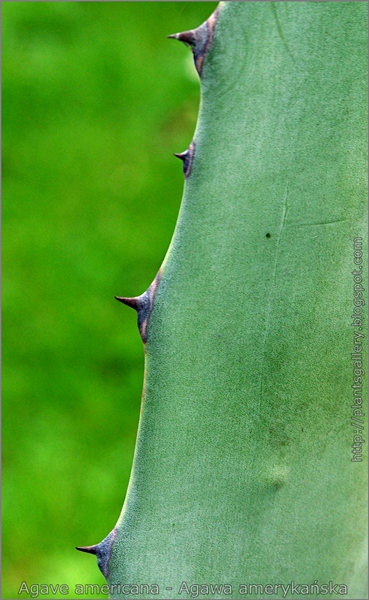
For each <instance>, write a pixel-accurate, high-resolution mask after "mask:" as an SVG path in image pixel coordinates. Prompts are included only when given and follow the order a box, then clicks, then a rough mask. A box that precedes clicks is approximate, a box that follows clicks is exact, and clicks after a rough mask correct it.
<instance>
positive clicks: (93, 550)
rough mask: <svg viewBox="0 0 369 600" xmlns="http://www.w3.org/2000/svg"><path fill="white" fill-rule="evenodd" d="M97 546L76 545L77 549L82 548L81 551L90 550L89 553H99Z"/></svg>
mask: <svg viewBox="0 0 369 600" xmlns="http://www.w3.org/2000/svg"><path fill="white" fill-rule="evenodd" d="M97 546H98V544H96V546H76V550H80V551H81V552H88V553H89V554H97Z"/></svg>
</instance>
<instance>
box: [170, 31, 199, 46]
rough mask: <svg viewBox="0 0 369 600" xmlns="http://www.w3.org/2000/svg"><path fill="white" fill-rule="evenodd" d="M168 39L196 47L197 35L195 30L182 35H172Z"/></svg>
mask: <svg viewBox="0 0 369 600" xmlns="http://www.w3.org/2000/svg"><path fill="white" fill-rule="evenodd" d="M167 37H168V38H172V39H174V40H178V41H179V42H183V43H184V44H186V45H187V46H195V44H196V35H195V32H194V31H193V30H191V31H183V32H182V33H172V34H171V35H168V36H167Z"/></svg>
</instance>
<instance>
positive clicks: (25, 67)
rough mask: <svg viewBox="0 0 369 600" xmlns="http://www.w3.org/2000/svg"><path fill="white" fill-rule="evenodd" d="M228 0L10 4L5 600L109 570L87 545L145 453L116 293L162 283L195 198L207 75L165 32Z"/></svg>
mask: <svg viewBox="0 0 369 600" xmlns="http://www.w3.org/2000/svg"><path fill="white" fill-rule="evenodd" d="M215 7H216V4H215V3H207V2H200V3H196V2H179V3H175V2H173V3H172V2H153V3H149V2H138V3H133V2H55V3H54V2H3V3H2V19H3V590H2V597H3V598H16V597H18V590H19V588H20V585H21V583H22V581H26V582H27V584H28V585H31V584H36V583H39V584H41V583H52V584H54V585H55V584H58V583H59V584H62V583H65V584H68V585H69V586H70V590H71V591H70V594H69V597H76V594H75V593H74V591H73V590H74V586H75V584H76V583H80V584H89V583H90V584H94V583H97V584H99V585H102V584H103V583H105V580H104V578H103V576H102V575H101V574H100V572H99V571H98V569H97V566H96V560H95V558H94V557H92V556H90V555H87V554H81V553H78V552H77V551H76V550H75V549H74V546H75V545H89V544H94V543H97V542H99V541H101V540H102V539H103V538H104V537H105V536H106V535H107V534H108V533H109V531H110V530H111V529H112V528H113V527H114V525H115V523H116V521H117V519H118V516H119V513H120V510H121V507H122V504H123V500H124V497H125V492H126V488H127V484H128V479H129V474H130V468H131V463H132V457H133V451H134V444H135V437H136V431H137V424H138V417H139V406H140V396H141V388H142V380H143V362H144V361H143V347H142V343H141V340H140V337H139V334H138V331H137V326H136V315H135V313H134V312H133V311H132V310H130V309H129V308H127V307H124V306H123V305H121V304H119V303H118V302H116V300H114V295H116V294H117V295H137V294H141V293H142V292H144V291H145V290H146V288H147V287H148V286H149V285H150V283H151V281H152V280H153V279H154V277H155V275H156V272H157V270H158V268H159V266H160V264H161V262H162V260H163V258H164V256H165V253H166V250H167V248H168V245H169V242H170V239H171V236H172V233H173V229H174V226H175V222H176V218H177V214H178V210H179V205H180V200H181V196H182V190H183V174H182V166H181V163H180V161H178V160H177V159H175V158H174V157H173V156H172V154H173V152H181V151H183V150H184V149H185V148H186V147H187V146H188V145H189V143H190V141H191V138H192V135H193V132H194V128H195V124H196V119H197V112H198V105H199V97H200V90H199V83H198V78H197V75H196V72H195V69H194V67H193V65H192V54H191V52H190V51H189V50H188V49H186V48H185V47H184V46H183V45H182V44H179V43H177V42H175V41H173V40H167V39H166V36H167V35H168V34H170V33H175V32H177V31H181V30H186V29H190V28H193V27H196V26H198V25H200V24H201V23H202V22H203V21H204V20H205V19H206V18H207V17H208V16H209V15H210V14H211V13H212V12H213V10H214V9H215ZM21 597H23V598H24V597H27V595H26V594H22V596H21ZM43 597H52V594H49V595H45V596H43ZM59 597H60V596H59ZM80 597H95V598H97V597H101V598H102V597H106V596H104V595H103V594H96V595H91V594H88V595H86V596H80Z"/></svg>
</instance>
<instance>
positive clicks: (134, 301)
mask: <svg viewBox="0 0 369 600" xmlns="http://www.w3.org/2000/svg"><path fill="white" fill-rule="evenodd" d="M114 297H115V299H116V300H118V301H119V302H123V304H125V305H126V306H130V307H131V308H134V309H135V310H138V307H137V304H138V303H137V298H121V297H120V296H114Z"/></svg>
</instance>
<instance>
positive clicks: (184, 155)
mask: <svg viewBox="0 0 369 600" xmlns="http://www.w3.org/2000/svg"><path fill="white" fill-rule="evenodd" d="M173 156H176V157H177V158H180V159H181V160H186V158H187V156H188V150H185V151H184V152H174V155H173Z"/></svg>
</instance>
